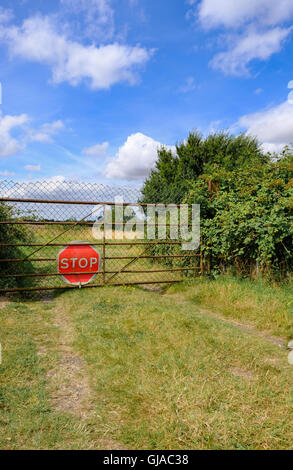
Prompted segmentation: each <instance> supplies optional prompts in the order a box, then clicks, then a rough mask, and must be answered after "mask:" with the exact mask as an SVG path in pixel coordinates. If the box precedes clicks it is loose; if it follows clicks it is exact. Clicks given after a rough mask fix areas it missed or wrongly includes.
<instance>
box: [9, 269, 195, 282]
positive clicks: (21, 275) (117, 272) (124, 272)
mask: <svg viewBox="0 0 293 470" xmlns="http://www.w3.org/2000/svg"><path fill="white" fill-rule="evenodd" d="M198 269H200V267H199V266H193V267H187V268H170V269H147V270H131V271H121V272H120V271H117V270H116V271H105V274H139V273H142V274H147V273H167V272H173V271H196V270H198ZM103 273H104V271H100V272H98V273H93V272H75V273H38V274H35V273H27V274H25V273H21V274H0V279H2V278H5V279H7V278H14V277H49V276H77V275H79V274H84V275H86V274H92V275H96V274H103Z"/></svg>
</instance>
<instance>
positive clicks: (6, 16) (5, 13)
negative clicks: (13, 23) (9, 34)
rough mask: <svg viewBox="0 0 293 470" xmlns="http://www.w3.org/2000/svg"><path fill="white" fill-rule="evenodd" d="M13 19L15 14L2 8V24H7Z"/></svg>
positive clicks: (0, 9) (0, 20) (0, 18)
mask: <svg viewBox="0 0 293 470" xmlns="http://www.w3.org/2000/svg"><path fill="white" fill-rule="evenodd" d="M12 18H13V12H12V10H10V9H7V8H3V7H1V6H0V23H7V22H8V21H10V20H11V19H12Z"/></svg>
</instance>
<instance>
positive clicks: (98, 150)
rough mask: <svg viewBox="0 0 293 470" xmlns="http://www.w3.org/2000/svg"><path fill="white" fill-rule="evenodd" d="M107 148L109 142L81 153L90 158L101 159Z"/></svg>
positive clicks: (87, 148) (88, 148) (85, 149)
mask: <svg viewBox="0 0 293 470" xmlns="http://www.w3.org/2000/svg"><path fill="white" fill-rule="evenodd" d="M108 147H109V142H104V143H103V144H97V145H93V146H92V147H86V148H84V149H83V151H82V153H83V154H84V155H88V156H90V157H102V156H104V155H106V153H107V150H108Z"/></svg>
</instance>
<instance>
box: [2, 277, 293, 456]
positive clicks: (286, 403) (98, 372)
mask: <svg viewBox="0 0 293 470" xmlns="http://www.w3.org/2000/svg"><path fill="white" fill-rule="evenodd" d="M291 292H292V288H291V287H290V286H288V287H287V288H281V287H277V286H276V287H270V286H267V285H264V284H261V283H257V282H256V283H255V284H254V287H253V286H252V285H251V284H249V283H248V281H247V282H246V281H244V282H239V281H233V280H231V279H224V280H217V281H213V282H211V281H206V280H197V281H195V282H193V283H192V284H189V285H188V284H186V285H183V286H181V285H180V286H174V287H172V288H169V289H167V290H166V291H165V292H164V295H162V294H160V293H158V292H151V291H146V290H143V289H140V288H134V287H116V288H115V287H106V288H102V289H89V290H86V289H84V290H83V289H81V290H74V291H67V292H65V293H62V294H59V295H54V294H52V295H50V296H47V297H39V298H38V299H30V300H26V301H25V300H17V299H16V298H12V299H10V300H8V301H7V300H6V301H5V302H4V301H2V302H1V303H0V308H1V313H0V342H1V344H2V365H1V366H0V381H1V388H0V448H2V449H24V448H26V449H27V448H30V449H39V448H41V449H45V448H46V449H47V448H49V449H61V448H62V449H105V448H108V449H111V448H116V449H289V448H290V447H292V440H293V427H292V422H293V419H292V417H293V416H292V414H293V413H292V401H293V397H292V391H293V374H292V372H293V370H292V366H289V365H288V364H287V352H286V349H285V340H286V339H287V338H288V337H290V335H291V333H290V328H291V326H290V314H289V313H288V308H287V303H288V302H289V301H290V295H291ZM291 298H292V297H291ZM291 325H292V323H291ZM247 326H249V328H248V327H247ZM272 335H276V336H277V337H278V338H279V340H278V341H275V340H276V338H272ZM282 340H284V345H283V343H282ZM279 343H280V344H279Z"/></svg>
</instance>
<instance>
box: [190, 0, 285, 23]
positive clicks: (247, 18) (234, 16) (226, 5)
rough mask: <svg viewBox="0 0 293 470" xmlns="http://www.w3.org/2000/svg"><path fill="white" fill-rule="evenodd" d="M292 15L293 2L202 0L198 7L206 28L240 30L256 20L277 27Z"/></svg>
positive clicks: (281, 0)
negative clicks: (244, 25)
mask: <svg viewBox="0 0 293 470" xmlns="http://www.w3.org/2000/svg"><path fill="white" fill-rule="evenodd" d="M191 4H194V2H191ZM292 15H293V2H292V0H278V1H276V0H237V1H235V0H221V1H219V0H202V1H201V3H200V5H199V7H198V16H199V20H200V22H201V23H202V25H203V26H204V27H206V28H215V27H219V26H224V27H226V28H238V27H239V26H242V25H243V24H245V23H248V22H249V23H250V22H253V21H254V20H255V19H257V21H258V22H259V23H261V24H264V25H276V24H279V23H283V22H286V21H287V20H288V19H290V17H291V16H292Z"/></svg>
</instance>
